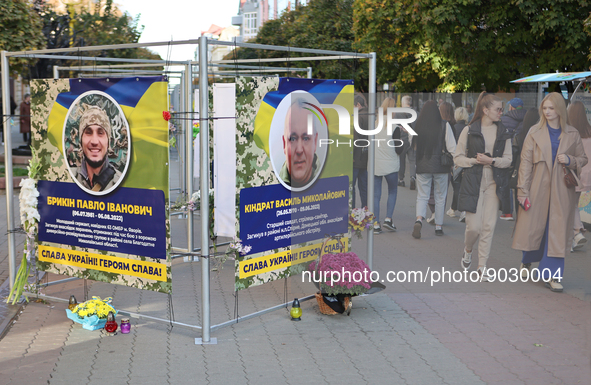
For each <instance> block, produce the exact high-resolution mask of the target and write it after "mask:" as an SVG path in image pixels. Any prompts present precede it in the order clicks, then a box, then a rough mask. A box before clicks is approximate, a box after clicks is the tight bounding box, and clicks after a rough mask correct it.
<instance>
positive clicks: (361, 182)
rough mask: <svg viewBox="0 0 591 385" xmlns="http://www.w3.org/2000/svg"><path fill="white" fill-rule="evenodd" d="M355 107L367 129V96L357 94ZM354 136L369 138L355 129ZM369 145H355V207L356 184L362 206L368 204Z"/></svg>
mask: <svg viewBox="0 0 591 385" xmlns="http://www.w3.org/2000/svg"><path fill="white" fill-rule="evenodd" d="M354 103H355V108H357V109H358V110H357V111H358V115H357V116H358V118H359V119H358V122H359V127H360V128H361V129H362V130H367V121H368V116H367V105H366V103H365V98H364V97H363V96H361V95H357V96H355V100H354ZM353 138H354V140H355V141H357V140H358V139H364V140H367V136H366V135H361V134H360V133H358V132H357V130H354V131H353ZM367 153H368V151H367V147H366V146H360V147H357V146H355V147H353V197H352V198H353V207H355V204H356V203H355V184H357V188H358V189H359V197H360V198H361V207H366V206H367Z"/></svg>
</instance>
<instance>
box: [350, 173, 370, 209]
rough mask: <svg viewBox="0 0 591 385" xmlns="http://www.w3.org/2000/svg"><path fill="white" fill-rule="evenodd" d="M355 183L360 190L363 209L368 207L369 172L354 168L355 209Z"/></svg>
mask: <svg viewBox="0 0 591 385" xmlns="http://www.w3.org/2000/svg"><path fill="white" fill-rule="evenodd" d="M355 182H357V187H358V188H359V196H360V198H361V207H365V206H367V170H366V169H364V168H355V167H353V194H352V195H353V207H357V206H355Z"/></svg>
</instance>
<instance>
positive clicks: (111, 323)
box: [105, 311, 118, 333]
mask: <svg viewBox="0 0 591 385" xmlns="http://www.w3.org/2000/svg"><path fill="white" fill-rule="evenodd" d="M117 326H118V325H117V321H115V315H114V314H113V312H112V311H110V312H109V315H107V323H106V324H105V331H106V332H107V333H115V332H116V331H117Z"/></svg>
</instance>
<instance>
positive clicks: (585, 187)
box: [568, 101, 591, 250]
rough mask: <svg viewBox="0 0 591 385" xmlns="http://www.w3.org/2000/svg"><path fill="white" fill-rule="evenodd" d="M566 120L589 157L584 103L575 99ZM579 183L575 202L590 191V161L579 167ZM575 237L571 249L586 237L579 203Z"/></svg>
mask: <svg viewBox="0 0 591 385" xmlns="http://www.w3.org/2000/svg"><path fill="white" fill-rule="evenodd" d="M568 120H569V122H570V124H572V125H573V126H574V127H575V128H576V129H577V130H578V131H579V134H580V135H581V140H582V141H583V149H584V150H585V155H587V159H589V157H591V125H590V124H589V121H588V120H587V113H586V111H585V105H584V104H583V103H582V102H579V101H576V102H574V103H573V104H571V105H570V106H569V107H568ZM579 182H580V183H579V185H578V186H577V188H576V189H575V190H576V191H577V203H578V202H579V200H580V196H581V193H582V192H584V191H591V162H587V164H586V165H585V166H584V167H583V168H582V169H581V175H580V177H579ZM573 230H574V234H575V238H574V239H573V243H572V246H571V249H572V250H576V249H579V248H581V247H583V246H584V245H585V243H587V239H586V238H585V236H584V235H583V230H584V228H583V223H582V222H581V213H580V211H579V205H578V204H577V205H575V224H574V228H573Z"/></svg>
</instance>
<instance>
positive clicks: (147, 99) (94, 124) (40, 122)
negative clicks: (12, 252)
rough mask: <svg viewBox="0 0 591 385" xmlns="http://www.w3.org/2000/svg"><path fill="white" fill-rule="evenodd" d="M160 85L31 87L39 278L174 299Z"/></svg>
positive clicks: (71, 82) (59, 82)
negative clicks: (47, 275)
mask: <svg viewBox="0 0 591 385" xmlns="http://www.w3.org/2000/svg"><path fill="white" fill-rule="evenodd" d="M167 87H168V84H167V82H166V79H165V78H164V77H161V76H158V77H133V78H125V79H120V78H119V79H44V80H33V81H31V129H32V147H33V149H34V150H35V151H36V153H37V155H38V157H39V160H40V163H41V172H40V177H39V182H38V190H39V194H40V195H39V201H38V209H39V215H40V221H39V231H38V239H37V256H38V258H37V266H38V268H39V269H40V270H43V271H48V272H52V273H56V274H66V275H70V276H73V277H79V278H88V279H92V280H95V281H102V282H109V283H114V284H120V285H125V286H131V287H136V288H139V289H145V290H153V291H159V292H164V293H169V292H170V291H171V288H172V280H171V268H170V262H171V260H170V251H171V243H170V222H169V207H168V195H169V185H168V180H169V177H168V163H169V158H168V154H169V153H168V150H169V149H168V123H167V122H166V120H164V118H163V115H162V112H163V111H167V110H168V107H167V106H168V100H167V97H168V95H167Z"/></svg>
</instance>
